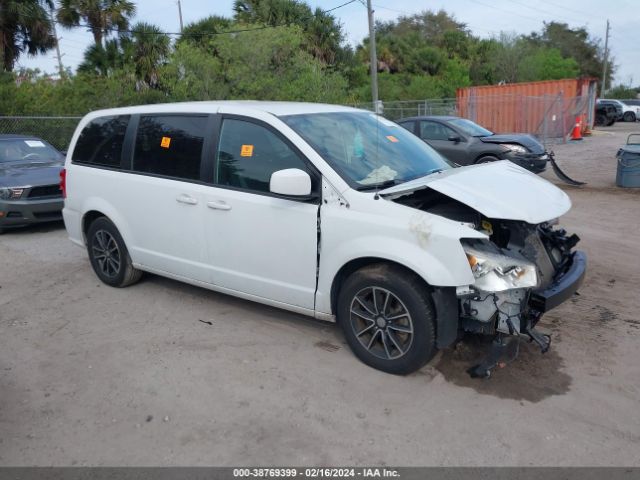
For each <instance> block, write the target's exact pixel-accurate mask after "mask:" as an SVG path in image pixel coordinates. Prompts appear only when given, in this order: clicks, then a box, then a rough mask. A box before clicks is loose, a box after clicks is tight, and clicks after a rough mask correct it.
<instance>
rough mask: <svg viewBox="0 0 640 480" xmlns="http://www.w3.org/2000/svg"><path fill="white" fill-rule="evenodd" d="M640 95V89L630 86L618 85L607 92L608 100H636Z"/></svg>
mask: <svg viewBox="0 0 640 480" xmlns="http://www.w3.org/2000/svg"><path fill="white" fill-rule="evenodd" d="M638 95H640V87H635V88H632V87H631V86H628V85H622V84H620V85H617V86H615V87H613V88H610V89H609V90H607V98H619V99H621V100H624V99H635V98H638Z"/></svg>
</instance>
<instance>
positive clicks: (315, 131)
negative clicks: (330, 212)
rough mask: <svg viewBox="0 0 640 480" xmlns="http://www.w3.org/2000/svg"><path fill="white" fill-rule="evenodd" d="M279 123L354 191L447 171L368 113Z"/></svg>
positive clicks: (423, 147) (428, 151)
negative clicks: (297, 135) (311, 150)
mask: <svg viewBox="0 0 640 480" xmlns="http://www.w3.org/2000/svg"><path fill="white" fill-rule="evenodd" d="M280 118H281V119H282V120H283V121H284V122H285V123H286V124H287V125H288V126H289V127H291V128H292V129H293V130H295V131H296V133H298V134H299V135H300V136H301V137H302V138H304V139H305V140H306V141H307V143H309V145H311V147H313V149H314V150H315V151H316V152H318V154H319V155H320V156H321V157H322V158H324V159H325V160H326V161H327V163H329V164H330V165H331V166H332V167H333V168H334V169H335V170H336V171H337V172H338V173H339V174H340V175H341V176H342V177H343V178H344V179H345V180H346V181H347V183H349V184H350V185H352V186H353V187H354V188H356V189H358V190H368V189H374V188H378V187H382V186H392V185H397V184H399V183H403V182H406V181H408V180H413V179H414V178H418V177H423V176H425V175H429V174H431V173H434V172H438V171H441V170H444V169H448V168H452V166H453V164H452V163H449V162H448V161H447V160H445V159H444V158H443V157H442V156H441V155H440V154H439V153H437V152H436V151H435V150H433V149H432V148H431V147H430V146H428V145H427V144H426V143H425V142H423V141H422V140H420V139H419V138H418V137H416V136H415V135H413V134H412V133H410V132H408V131H407V130H405V129H404V128H402V127H401V126H400V125H398V124H396V123H394V122H391V121H389V120H386V119H385V118H382V117H379V116H377V115H375V114H373V113H367V112H332V113H310V114H300V115H287V116H283V117H280Z"/></svg>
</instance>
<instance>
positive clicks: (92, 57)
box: [78, 37, 133, 77]
mask: <svg viewBox="0 0 640 480" xmlns="http://www.w3.org/2000/svg"><path fill="white" fill-rule="evenodd" d="M132 64H133V43H132V42H131V40H130V39H129V38H128V37H121V38H113V39H109V40H107V41H106V42H105V44H104V47H103V46H101V45H98V44H95V43H94V44H93V45H90V46H89V47H87V49H86V50H85V52H84V60H83V61H82V63H81V64H80V65H78V72H79V73H85V74H93V75H101V76H105V77H106V76H112V75H114V74H116V73H117V72H118V71H119V70H122V69H125V68H126V67H127V66H129V65H132Z"/></svg>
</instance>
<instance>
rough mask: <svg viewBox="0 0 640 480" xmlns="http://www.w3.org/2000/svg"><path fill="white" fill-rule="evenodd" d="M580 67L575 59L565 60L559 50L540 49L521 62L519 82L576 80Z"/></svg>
mask: <svg viewBox="0 0 640 480" xmlns="http://www.w3.org/2000/svg"><path fill="white" fill-rule="evenodd" d="M579 71H580V67H579V66H578V62H576V60H575V59H573V58H563V57H562V54H561V53H560V50H558V49H557V48H540V49H537V50H534V51H533V52H532V53H531V54H529V55H527V56H525V57H523V58H522V59H521V60H520V66H519V75H518V81H520V82H529V81H537V80H559V79H561V78H575V77H577V76H578V74H579Z"/></svg>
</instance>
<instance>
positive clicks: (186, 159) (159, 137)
mask: <svg viewBox="0 0 640 480" xmlns="http://www.w3.org/2000/svg"><path fill="white" fill-rule="evenodd" d="M207 118H208V117H207V116H206V115H148V116H145V115H143V116H141V117H140V124H139V125H138V133H137V135H136V144H135V150H134V153H133V170H134V171H136V172H144V173H152V174H155V175H162V176H166V177H175V178H181V179H186V180H199V179H200V162H201V159H202V146H203V144H204V137H205V132H206V126H207Z"/></svg>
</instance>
